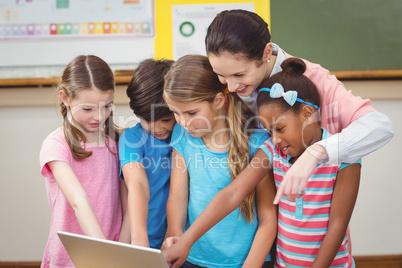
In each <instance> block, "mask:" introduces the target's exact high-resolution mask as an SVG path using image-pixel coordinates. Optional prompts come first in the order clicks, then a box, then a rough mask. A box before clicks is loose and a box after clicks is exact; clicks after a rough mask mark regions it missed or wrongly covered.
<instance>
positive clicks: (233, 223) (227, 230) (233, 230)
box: [170, 124, 270, 268]
mask: <svg viewBox="0 0 402 268" xmlns="http://www.w3.org/2000/svg"><path fill="white" fill-rule="evenodd" d="M268 138H269V135H268V134H267V133H266V132H265V131H264V130H256V132H254V133H253V134H252V136H251V139H250V141H249V152H250V155H251V156H254V154H255V153H256V151H257V150H258V148H259V147H260V145H261V144H262V143H263V142H264V141H265V140H267V139H268ZM170 144H171V146H172V147H173V148H174V149H175V150H176V151H177V152H178V153H179V154H181V155H182V156H183V157H184V158H185V160H186V164H187V168H188V172H189V178H190V181H189V190H190V194H189V202H188V214H187V215H188V217H187V226H189V225H191V224H192V223H193V222H194V220H195V219H196V218H197V217H198V216H199V215H200V214H201V212H202V211H203V210H204V209H205V207H206V206H207V205H208V203H209V202H210V201H211V200H212V198H213V197H214V196H215V195H216V194H217V193H218V192H219V191H220V190H222V189H223V188H225V187H226V186H228V185H229V184H230V183H231V178H230V170H229V165H228V152H214V151H211V150H209V149H208V148H207V147H206V146H205V145H204V143H203V142H202V140H201V138H194V137H193V136H191V135H190V134H189V133H188V132H187V131H186V130H185V129H183V128H182V127H181V126H179V125H178V124H176V126H175V128H174V130H173V134H172V139H171V143H170ZM257 227H258V221H257V217H255V219H254V221H253V222H251V223H247V221H246V220H245V219H244V218H243V217H241V218H239V208H237V209H236V210H234V211H233V212H232V213H230V214H229V215H228V216H226V217H225V218H224V219H223V220H222V221H220V222H219V223H218V224H216V225H215V226H214V227H213V228H211V229H210V230H209V231H208V232H207V233H206V234H205V235H203V236H202V237H201V238H200V239H199V240H198V241H197V242H196V243H195V244H194V245H193V247H192V248H191V250H190V254H189V256H188V259H187V261H188V262H190V263H192V264H195V265H199V266H201V267H209V268H212V267H241V266H242V264H243V263H244V261H245V260H246V258H247V255H248V253H249V251H250V248H251V245H252V243H253V239H254V236H255V233H256V230H257ZM267 246H270V245H267ZM267 260H269V258H268V259H267Z"/></svg>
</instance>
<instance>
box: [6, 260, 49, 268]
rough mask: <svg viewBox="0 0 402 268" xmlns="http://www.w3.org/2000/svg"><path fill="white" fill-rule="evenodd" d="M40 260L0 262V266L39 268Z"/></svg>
mask: <svg viewBox="0 0 402 268" xmlns="http://www.w3.org/2000/svg"><path fill="white" fill-rule="evenodd" d="M40 265H41V262H40V261H39V262H33V261H32V262H11V261H10V262H0V267H1V268H40Z"/></svg>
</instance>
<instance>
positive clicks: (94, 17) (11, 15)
mask: <svg viewBox="0 0 402 268" xmlns="http://www.w3.org/2000/svg"><path fill="white" fill-rule="evenodd" d="M154 21H155V20H154V1H153V0H0V40H19V39H21V40H26V39H30V40H34V39H70V38H74V39H77V38H113V37H153V36H154V34H155V29H154Z"/></svg>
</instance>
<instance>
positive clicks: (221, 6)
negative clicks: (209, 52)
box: [154, 0, 271, 60]
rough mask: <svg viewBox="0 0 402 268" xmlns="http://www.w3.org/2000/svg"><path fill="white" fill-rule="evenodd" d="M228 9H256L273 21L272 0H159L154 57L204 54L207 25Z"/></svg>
mask: <svg viewBox="0 0 402 268" xmlns="http://www.w3.org/2000/svg"><path fill="white" fill-rule="evenodd" d="M226 9H245V10H249V11H253V12H255V13H257V14H258V15H260V16H261V17H262V18H263V19H264V20H265V21H266V22H268V24H269V25H270V21H271V18H270V0H250V1H234V0H232V1H230V0H221V1H210V0H209V1H208V0H195V1H192V0H171V1H164V0H156V1H155V15H156V38H155V44H154V46H155V58H157V59H160V58H168V59H174V60H176V59H178V58H179V57H180V56H183V55H185V54H202V55H205V54H206V52H205V44H204V38H205V35H206V32H207V28H208V25H209V24H210V23H211V22H212V20H213V19H214V17H215V16H216V14H218V13H219V12H221V11H223V10H226Z"/></svg>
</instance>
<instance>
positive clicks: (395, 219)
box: [0, 80, 402, 262]
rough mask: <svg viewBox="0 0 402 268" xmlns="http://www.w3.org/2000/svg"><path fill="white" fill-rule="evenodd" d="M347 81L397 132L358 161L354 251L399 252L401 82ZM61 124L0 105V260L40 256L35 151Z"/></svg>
mask: <svg viewBox="0 0 402 268" xmlns="http://www.w3.org/2000/svg"><path fill="white" fill-rule="evenodd" d="M346 86H347V88H349V89H352V90H353V92H355V94H356V95H361V96H370V97H372V98H373V99H374V100H373V101H372V105H373V106H374V107H375V108H376V109H378V110H379V111H381V112H382V113H384V114H386V115H387V116H389V117H390V119H391V120H392V122H393V124H394V129H395V137H394V138H393V140H392V141H391V142H390V143H388V144H387V145H385V146H384V147H383V148H381V149H380V150H378V151H376V152H375V153H372V154H371V155H369V156H367V157H365V158H364V159H363V169H362V179H361V188H360V193H359V197H358V200H357V205H356V208H355V212H354V214H353V217H352V222H351V233H352V241H353V254H354V255H360V256H362V255H393V254H402V228H401V226H402V213H401V211H402V195H401V194H400V191H401V189H402V176H401V173H400V172H399V169H398V166H399V165H400V163H399V161H398V160H399V155H400V149H401V148H402V134H401V133H402V120H400V116H401V115H402V94H401V92H402V80H397V81H381V80H380V81H351V82H348V83H346ZM30 90H32V91H31V92H30V93H26V92H25V93H24V94H23V95H24V96H25V98H28V99H34V98H33V97H31V96H34V95H35V94H36V93H37V92H36V91H38V90H41V89H35V88H32V89H30ZM17 91H18V90H17V89H15V88H14V89H11V88H10V89H0V100H1V99H3V100H4V99H5V98H13V96H14V98H21V95H20V94H17ZM12 92H15V94H13V93H12ZM44 92H46V93H42V94H44V96H43V99H54V101H55V102H54V103H56V95H55V94H54V91H52V90H45V91H44ZM49 92H53V93H49ZM46 94H47V96H45V95H46ZM376 94H378V95H376ZM393 94H394V95H393ZM30 95H31V96H30ZM116 95H118V96H120V97H118V101H117V103H118V105H117V107H116V110H115V115H116V118H117V121H116V122H117V123H118V124H119V125H120V126H122V127H125V126H130V125H133V124H134V123H135V122H136V118H135V117H133V116H132V113H131V110H130V109H129V108H128V105H127V103H128V102H127V99H125V98H124V89H122V88H119V89H118V91H117V93H116ZM390 96H391V97H390ZM60 123H61V117H60V115H59V112H58V109H57V108H56V107H55V106H49V105H48V104H44V105H37V104H35V106H30V105H25V106H18V105H17V104H14V105H11V106H10V107H7V106H6V105H4V104H3V105H1V102H0V126H1V132H0V152H1V153H0V156H1V161H0V168H1V169H0V170H1V175H0V215H1V216H0V262H1V261H40V260H41V258H42V254H43V250H44V248H45V244H46V240H47V236H48V231H49V224H50V210H49V204H48V201H47V195H46V190H45V181H44V178H43V177H42V176H41V175H40V171H39V160H38V156H39V150H40V146H41V143H42V141H43V139H44V138H45V137H46V136H47V135H48V134H49V133H50V132H51V131H52V130H54V129H55V128H56V127H58V126H59V125H60Z"/></svg>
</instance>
